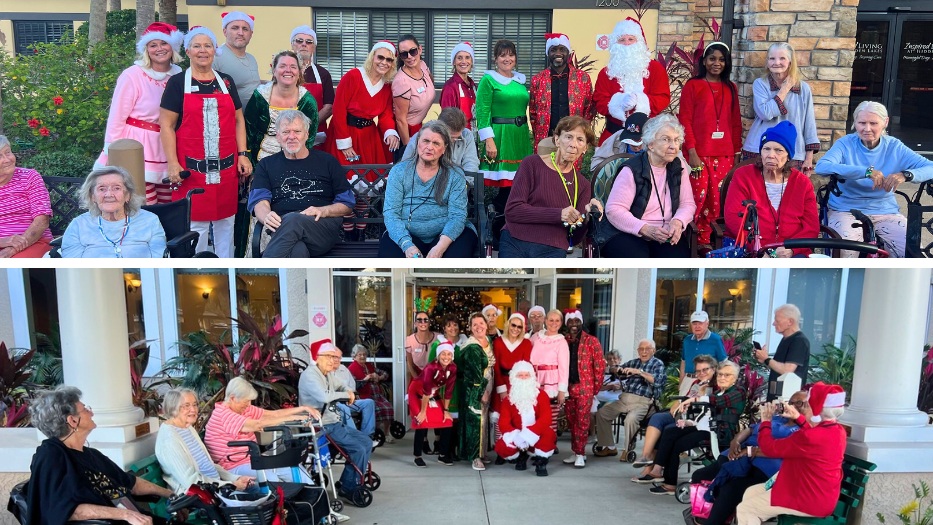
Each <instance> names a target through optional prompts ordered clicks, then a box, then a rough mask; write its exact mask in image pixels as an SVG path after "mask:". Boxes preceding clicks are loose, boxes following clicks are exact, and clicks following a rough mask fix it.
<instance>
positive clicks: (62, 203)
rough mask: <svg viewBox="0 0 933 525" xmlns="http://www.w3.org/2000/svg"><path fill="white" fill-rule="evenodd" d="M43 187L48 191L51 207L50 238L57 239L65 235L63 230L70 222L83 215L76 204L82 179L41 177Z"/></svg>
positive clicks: (82, 211)
mask: <svg viewBox="0 0 933 525" xmlns="http://www.w3.org/2000/svg"><path fill="white" fill-rule="evenodd" d="M42 181H43V182H45V187H46V189H47V190H49V200H50V202H51V205H52V219H51V220H50V221H49V229H50V230H52V236H53V237H58V236H59V235H62V234H64V233H65V228H67V227H68V225H69V224H71V220H72V219H74V218H75V217H77V216H78V215H81V214H82V213H84V210H82V209H81V206H80V205H79V203H78V195H77V193H78V188H80V187H81V184H83V183H84V177H45V176H43V177H42Z"/></svg>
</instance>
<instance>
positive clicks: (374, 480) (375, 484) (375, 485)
mask: <svg viewBox="0 0 933 525" xmlns="http://www.w3.org/2000/svg"><path fill="white" fill-rule="evenodd" d="M363 486H365V487H366V488H368V489H369V490H371V491H376V490H378V489H379V487H380V486H382V478H380V477H379V474H376V473H375V472H370V473H369V476H367V479H366V481H365V482H363Z"/></svg>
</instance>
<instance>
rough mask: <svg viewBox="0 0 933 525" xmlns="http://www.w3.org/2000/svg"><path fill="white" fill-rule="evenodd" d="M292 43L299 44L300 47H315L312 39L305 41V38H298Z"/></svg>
mask: <svg viewBox="0 0 933 525" xmlns="http://www.w3.org/2000/svg"><path fill="white" fill-rule="evenodd" d="M292 42H294V43H296V44H298V45H299V46H300V45H302V44H310V45H314V40H311V39H310V38H309V39H307V40H305V39H304V38H296V39H294V40H292Z"/></svg>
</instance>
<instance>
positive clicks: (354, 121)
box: [347, 113, 376, 129]
mask: <svg viewBox="0 0 933 525" xmlns="http://www.w3.org/2000/svg"><path fill="white" fill-rule="evenodd" d="M347 124H349V125H351V126H353V127H354V128H360V129H362V128H368V127H369V126H375V125H376V121H375V120H373V119H371V118H361V117H357V116H356V115H351V114H349V113H347Z"/></svg>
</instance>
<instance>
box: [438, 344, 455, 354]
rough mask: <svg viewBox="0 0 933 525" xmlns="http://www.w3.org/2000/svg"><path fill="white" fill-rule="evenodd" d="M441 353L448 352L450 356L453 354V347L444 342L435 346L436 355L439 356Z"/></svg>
mask: <svg viewBox="0 0 933 525" xmlns="http://www.w3.org/2000/svg"><path fill="white" fill-rule="evenodd" d="M441 352H450V353H451V354H452V353H454V345H452V344H450V342H444V343H441V344H439V345H437V355H441Z"/></svg>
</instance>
